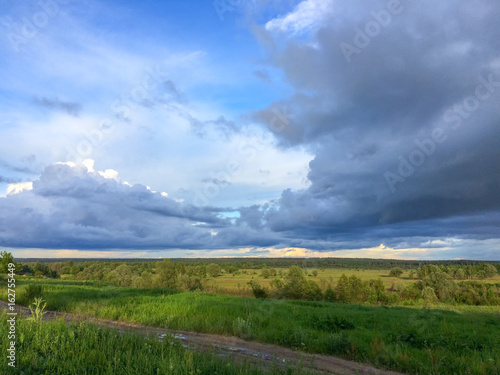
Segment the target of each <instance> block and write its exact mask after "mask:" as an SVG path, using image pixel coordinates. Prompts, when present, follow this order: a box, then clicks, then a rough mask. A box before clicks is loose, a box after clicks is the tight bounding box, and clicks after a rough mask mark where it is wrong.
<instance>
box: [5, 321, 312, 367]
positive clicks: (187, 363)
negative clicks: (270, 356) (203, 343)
mask: <svg viewBox="0 0 500 375" xmlns="http://www.w3.org/2000/svg"><path fill="white" fill-rule="evenodd" d="M7 331H8V325H7V317H6V316H5V315H0V335H1V336H2V337H7ZM17 331H18V332H19V333H20V336H19V338H18V340H17V343H16V347H17V351H16V367H15V368H11V367H10V366H8V365H7V363H6V362H7V358H6V355H2V356H1V357H0V368H1V369H2V374H5V375H10V374H29V375H43V374H60V375H74V374H89V375H90V374H99V375H101V374H102V375H137V374H141V375H166V374H168V375H195V374H200V375H201V374H217V375H264V374H280V375H281V374H282V375H285V374H287V375H299V374H302V373H303V372H302V371H301V370H300V369H293V368H278V367H276V366H273V365H271V366H269V368H267V369H259V368H258V367H257V366H256V365H254V364H250V363H237V362H236V361H231V360H230V359H227V358H220V356H218V355H217V354H215V353H202V352H200V353H194V352H191V351H190V350H188V349H186V348H184V347H183V346H182V344H181V342H180V341H177V340H174V339H172V338H170V337H166V338H165V339H163V340H162V341H161V342H160V341H159V340H158V339H155V338H147V337H142V336H139V335H135V334H131V333H120V332H117V331H115V330H112V329H109V328H101V327H98V326H96V325H93V324H85V323H80V324H71V325H69V324H66V323H65V322H64V321H53V322H46V323H44V324H43V325H38V324H35V323H33V322H32V321H28V320H26V319H20V320H18V321H17ZM8 345H9V342H8V340H0V350H1V351H2V353H7V348H8Z"/></svg>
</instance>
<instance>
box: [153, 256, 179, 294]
mask: <svg viewBox="0 0 500 375" xmlns="http://www.w3.org/2000/svg"><path fill="white" fill-rule="evenodd" d="M156 274H157V276H158V279H157V285H158V287H160V288H165V289H175V288H176V287H177V272H176V271H175V264H174V263H172V262H171V261H170V259H165V260H163V261H162V262H158V263H157V264H156Z"/></svg>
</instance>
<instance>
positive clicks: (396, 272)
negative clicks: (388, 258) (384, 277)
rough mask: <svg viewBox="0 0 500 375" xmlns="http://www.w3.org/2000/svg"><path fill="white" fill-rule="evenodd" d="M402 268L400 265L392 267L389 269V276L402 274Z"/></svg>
mask: <svg viewBox="0 0 500 375" xmlns="http://www.w3.org/2000/svg"><path fill="white" fill-rule="evenodd" d="M403 272H404V271H403V269H401V268H400V267H394V268H392V269H391V270H390V271H389V276H391V277H400V276H401V275H402V274H403Z"/></svg>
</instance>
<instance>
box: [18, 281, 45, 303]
mask: <svg viewBox="0 0 500 375" xmlns="http://www.w3.org/2000/svg"><path fill="white" fill-rule="evenodd" d="M42 296H43V286H42V285H39V284H28V286H27V287H26V289H25V291H24V295H23V296H22V301H23V302H24V303H26V304H31V303H32V302H34V301H35V299H36V298H41V297H42Z"/></svg>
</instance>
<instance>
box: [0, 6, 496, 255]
mask: <svg viewBox="0 0 500 375" xmlns="http://www.w3.org/2000/svg"><path fill="white" fill-rule="evenodd" d="M0 7H1V9H2V10H3V12H2V13H1V16H0V30H1V33H0V36H1V38H0V56H1V57H0V68H1V71H2V73H3V74H2V81H1V83H0V111H1V113H2V117H1V119H0V131H1V135H2V136H1V137H0V224H1V227H2V228H3V229H0V247H2V248H3V249H6V250H8V251H12V252H13V253H14V254H15V255H17V256H33V257H58V256H61V257H68V256H74V257H85V256H103V257H137V256H144V257H163V256H172V257H173V256H175V257H179V256H233V255H235V256H253V255H258V256H358V257H366V256H369V257H374V258H379V257H380V258H412V259H445V258H446V259H455V258H471V259H498V254H499V250H500V240H499V237H500V231H499V226H498V224H499V219H500V198H499V196H500V194H499V192H500V177H499V174H498V167H497V166H498V161H500V160H499V159H500V156H499V153H498V151H497V149H498V140H499V138H500V131H499V129H500V127H499V122H500V121H499V119H500V112H499V110H498V108H500V106H498V104H499V101H500V95H499V92H500V89H499V86H500V56H499V54H498V51H499V50H500V49H499V48H498V47H499V45H498V44H499V42H498V40H500V38H498V37H499V36H500V35H499V33H500V27H498V26H496V23H495V22H494V19H495V18H494V17H495V16H497V15H499V12H500V7H498V6H496V5H494V4H491V2H488V1H479V2H478V4H477V6H469V5H467V4H460V5H457V4H456V3H454V2H452V1H443V2H442V3H440V4H439V5H436V4H434V3H432V2H430V1H429V2H428V4H427V2H426V1H424V2H423V3H419V4H414V3H412V2H409V1H397V0H391V1H374V2H373V3H370V5H367V4H366V3H365V2H362V1H352V2H342V1H336V0H322V1H320V0H302V1H301V0H297V1H292V0H283V1H280V0H275V1H268V0H248V1H244V0H240V1H229V0H218V1H215V2H214V1H204V0H203V1H144V2H140V3H138V2H132V1H90V0H82V1H77V0H64V1H62V0H47V1H41V2H30V3H21V2H14V1H7V0H0ZM444 15H446V17H445V18H440V17H441V16H443V17H444ZM443 19H445V20H444V21H443Z"/></svg>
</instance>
